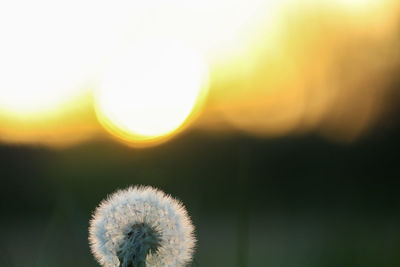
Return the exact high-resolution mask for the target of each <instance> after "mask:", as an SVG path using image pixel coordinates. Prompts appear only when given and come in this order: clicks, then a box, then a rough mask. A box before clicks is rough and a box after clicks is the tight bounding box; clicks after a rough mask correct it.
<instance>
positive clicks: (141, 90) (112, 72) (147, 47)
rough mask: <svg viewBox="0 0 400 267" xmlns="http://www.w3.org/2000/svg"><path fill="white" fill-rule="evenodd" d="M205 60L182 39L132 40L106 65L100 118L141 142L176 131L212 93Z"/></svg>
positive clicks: (98, 99)
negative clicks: (207, 82) (132, 41)
mask: <svg viewBox="0 0 400 267" xmlns="http://www.w3.org/2000/svg"><path fill="white" fill-rule="evenodd" d="M206 81H207V70H206V64H205V61H204V60H203V59H202V57H201V56H200V55H199V54H198V53H196V52H195V51H194V50H192V49H191V48H189V47H188V46H186V45H185V44H183V43H181V42H179V41H171V40H159V39H148V40H145V41H143V40H142V41H140V42H136V43H135V44H133V45H129V46H128V47H126V48H125V49H123V51H122V52H121V53H119V55H117V56H116V57H115V58H114V60H112V61H111V63H110V64H109V67H108V68H107V69H106V71H105V73H104V75H103V78H102V80H101V82H100V84H99V86H98V89H97V90H96V93H95V102H96V113H97V116H98V118H99V121H100V122H101V123H102V124H103V126H104V127H105V128H106V129H107V130H108V131H110V132H111V133H112V134H113V135H115V136H117V137H119V138H122V139H123V140H125V141H128V142H129V143H132V144H136V145H148V144H152V143H154V142H158V141H160V140H162V139H165V137H167V136H170V135H171V134H172V133H173V132H176V131H177V129H180V128H182V126H183V124H184V123H185V122H187V121H188V119H189V118H190V117H191V115H193V114H194V113H196V112H195V111H197V110H198V107H199V106H200V105H201V104H202V102H203V100H204V96H205V93H206V87H207V85H206Z"/></svg>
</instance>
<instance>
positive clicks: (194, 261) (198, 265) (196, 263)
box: [193, 257, 201, 267]
mask: <svg viewBox="0 0 400 267" xmlns="http://www.w3.org/2000/svg"><path fill="white" fill-rule="evenodd" d="M193 263H194V265H195V266H197V267H201V265H200V263H199V261H198V260H197V258H196V257H194V260H193Z"/></svg>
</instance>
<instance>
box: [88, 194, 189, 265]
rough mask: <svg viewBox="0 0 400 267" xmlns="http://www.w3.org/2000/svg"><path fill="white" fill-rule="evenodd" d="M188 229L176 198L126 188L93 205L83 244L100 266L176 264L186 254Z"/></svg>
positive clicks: (186, 260)
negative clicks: (87, 245) (86, 245)
mask: <svg viewBox="0 0 400 267" xmlns="http://www.w3.org/2000/svg"><path fill="white" fill-rule="evenodd" d="M193 231H194V227H193V225H192V223H191V221H190V218H189V216H188V214H187V212H186V210H185V208H184V206H183V205H182V204H181V203H180V202H179V201H177V200H176V199H174V198H172V197H171V196H169V195H166V194H165V193H164V192H162V191H160V190H157V189H154V188H152V187H149V186H147V187H129V188H127V189H125V190H120V191H117V192H115V193H114V194H112V195H111V196H109V197H108V198H107V199H106V200H103V202H102V203H101V204H100V205H99V207H98V208H97V209H96V211H95V212H94V215H93V218H92V220H91V222H90V227H89V243H90V247H91V250H92V253H93V255H94V256H95V258H96V259H97V261H98V262H99V263H100V264H101V265H102V266H105V267H117V266H120V267H142V266H154V267H161V266H170V267H178V266H185V265H187V264H188V263H189V262H190V261H191V259H192V255H193V252H194V246H195V243H196V240H195V238H194V234H193Z"/></svg>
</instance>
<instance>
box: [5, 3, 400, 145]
mask: <svg viewBox="0 0 400 267" xmlns="http://www.w3.org/2000/svg"><path fill="white" fill-rule="evenodd" d="M22 7H23V8H22ZM399 18H400V12H399V3H398V1H396V0H380V1H374V0H326V1H319V0H301V1H299V0H282V1H280V0H247V1H244V0H215V1H212V0H206V1H197V2H192V1H189V2H188V1H184V0H171V1H162V0H156V1H151V2H146V1H130V0H115V1H112V2H105V1H95V0H70V1H51V0H39V1H34V2H32V1H28V0H17V1H2V2H0V37H1V42H0V140H2V141H5V142H22V143H37V142H39V143H44V144H57V145H62V144H63V143H65V144H69V143H73V142H75V141H73V140H76V141H78V140H85V139H87V138H90V137H91V136H93V135H96V136H98V135H100V136H101V134H102V133H103V132H104V130H103V129H102V128H101V127H99V124H98V122H97V121H99V122H100V124H101V125H102V126H104V128H105V129H106V130H107V132H109V133H111V134H112V136H114V137H116V138H117V139H120V140H123V141H124V142H126V143H128V144H130V145H134V146H149V145H154V144H158V143H161V142H164V141H166V140H168V139H169V138H171V137H172V136H175V134H177V133H179V132H180V131H182V130H183V129H185V128H186V127H189V126H191V127H197V128H201V129H206V130H210V131H212V130H215V129H218V130H221V129H222V130H225V131H232V130H233V129H238V130H240V131H242V132H245V133H248V134H252V135H257V136H261V137H264V136H267V137H270V136H283V135H290V134H297V133H303V132H311V131H314V132H318V133H320V134H322V135H324V136H328V137H329V138H333V139H337V140H346V141H351V140H354V139H355V138H357V137H358V136H360V135H362V134H363V133H366V132H367V131H368V130H369V129H373V127H374V126H375V125H376V124H377V123H379V122H380V121H381V120H382V117H383V115H382V114H386V113H385V112H386V110H387V109H388V108H389V104H387V103H389V102H393V100H392V99H388V98H389V97H388V96H389V95H391V93H392V92H393V90H394V89H393V88H392V87H390V84H391V83H392V82H393V80H394V79H395V78H394V77H395V76H396V75H397V74H395V73H396V71H398V69H399V67H400V56H399V52H398V51H400V49H399V48H400V38H399V37H398V32H399V24H398V21H399ZM205 62H206V63H205ZM154 64H155V65H158V66H159V68H153V67H151V66H152V65H154ZM146 68H147V69H146ZM141 88H142V89H141ZM92 89H93V90H94V91H92ZM92 94H93V95H95V101H92V99H91V96H92ZM144 114H145V115H144ZM96 115H97V116H96Z"/></svg>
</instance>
